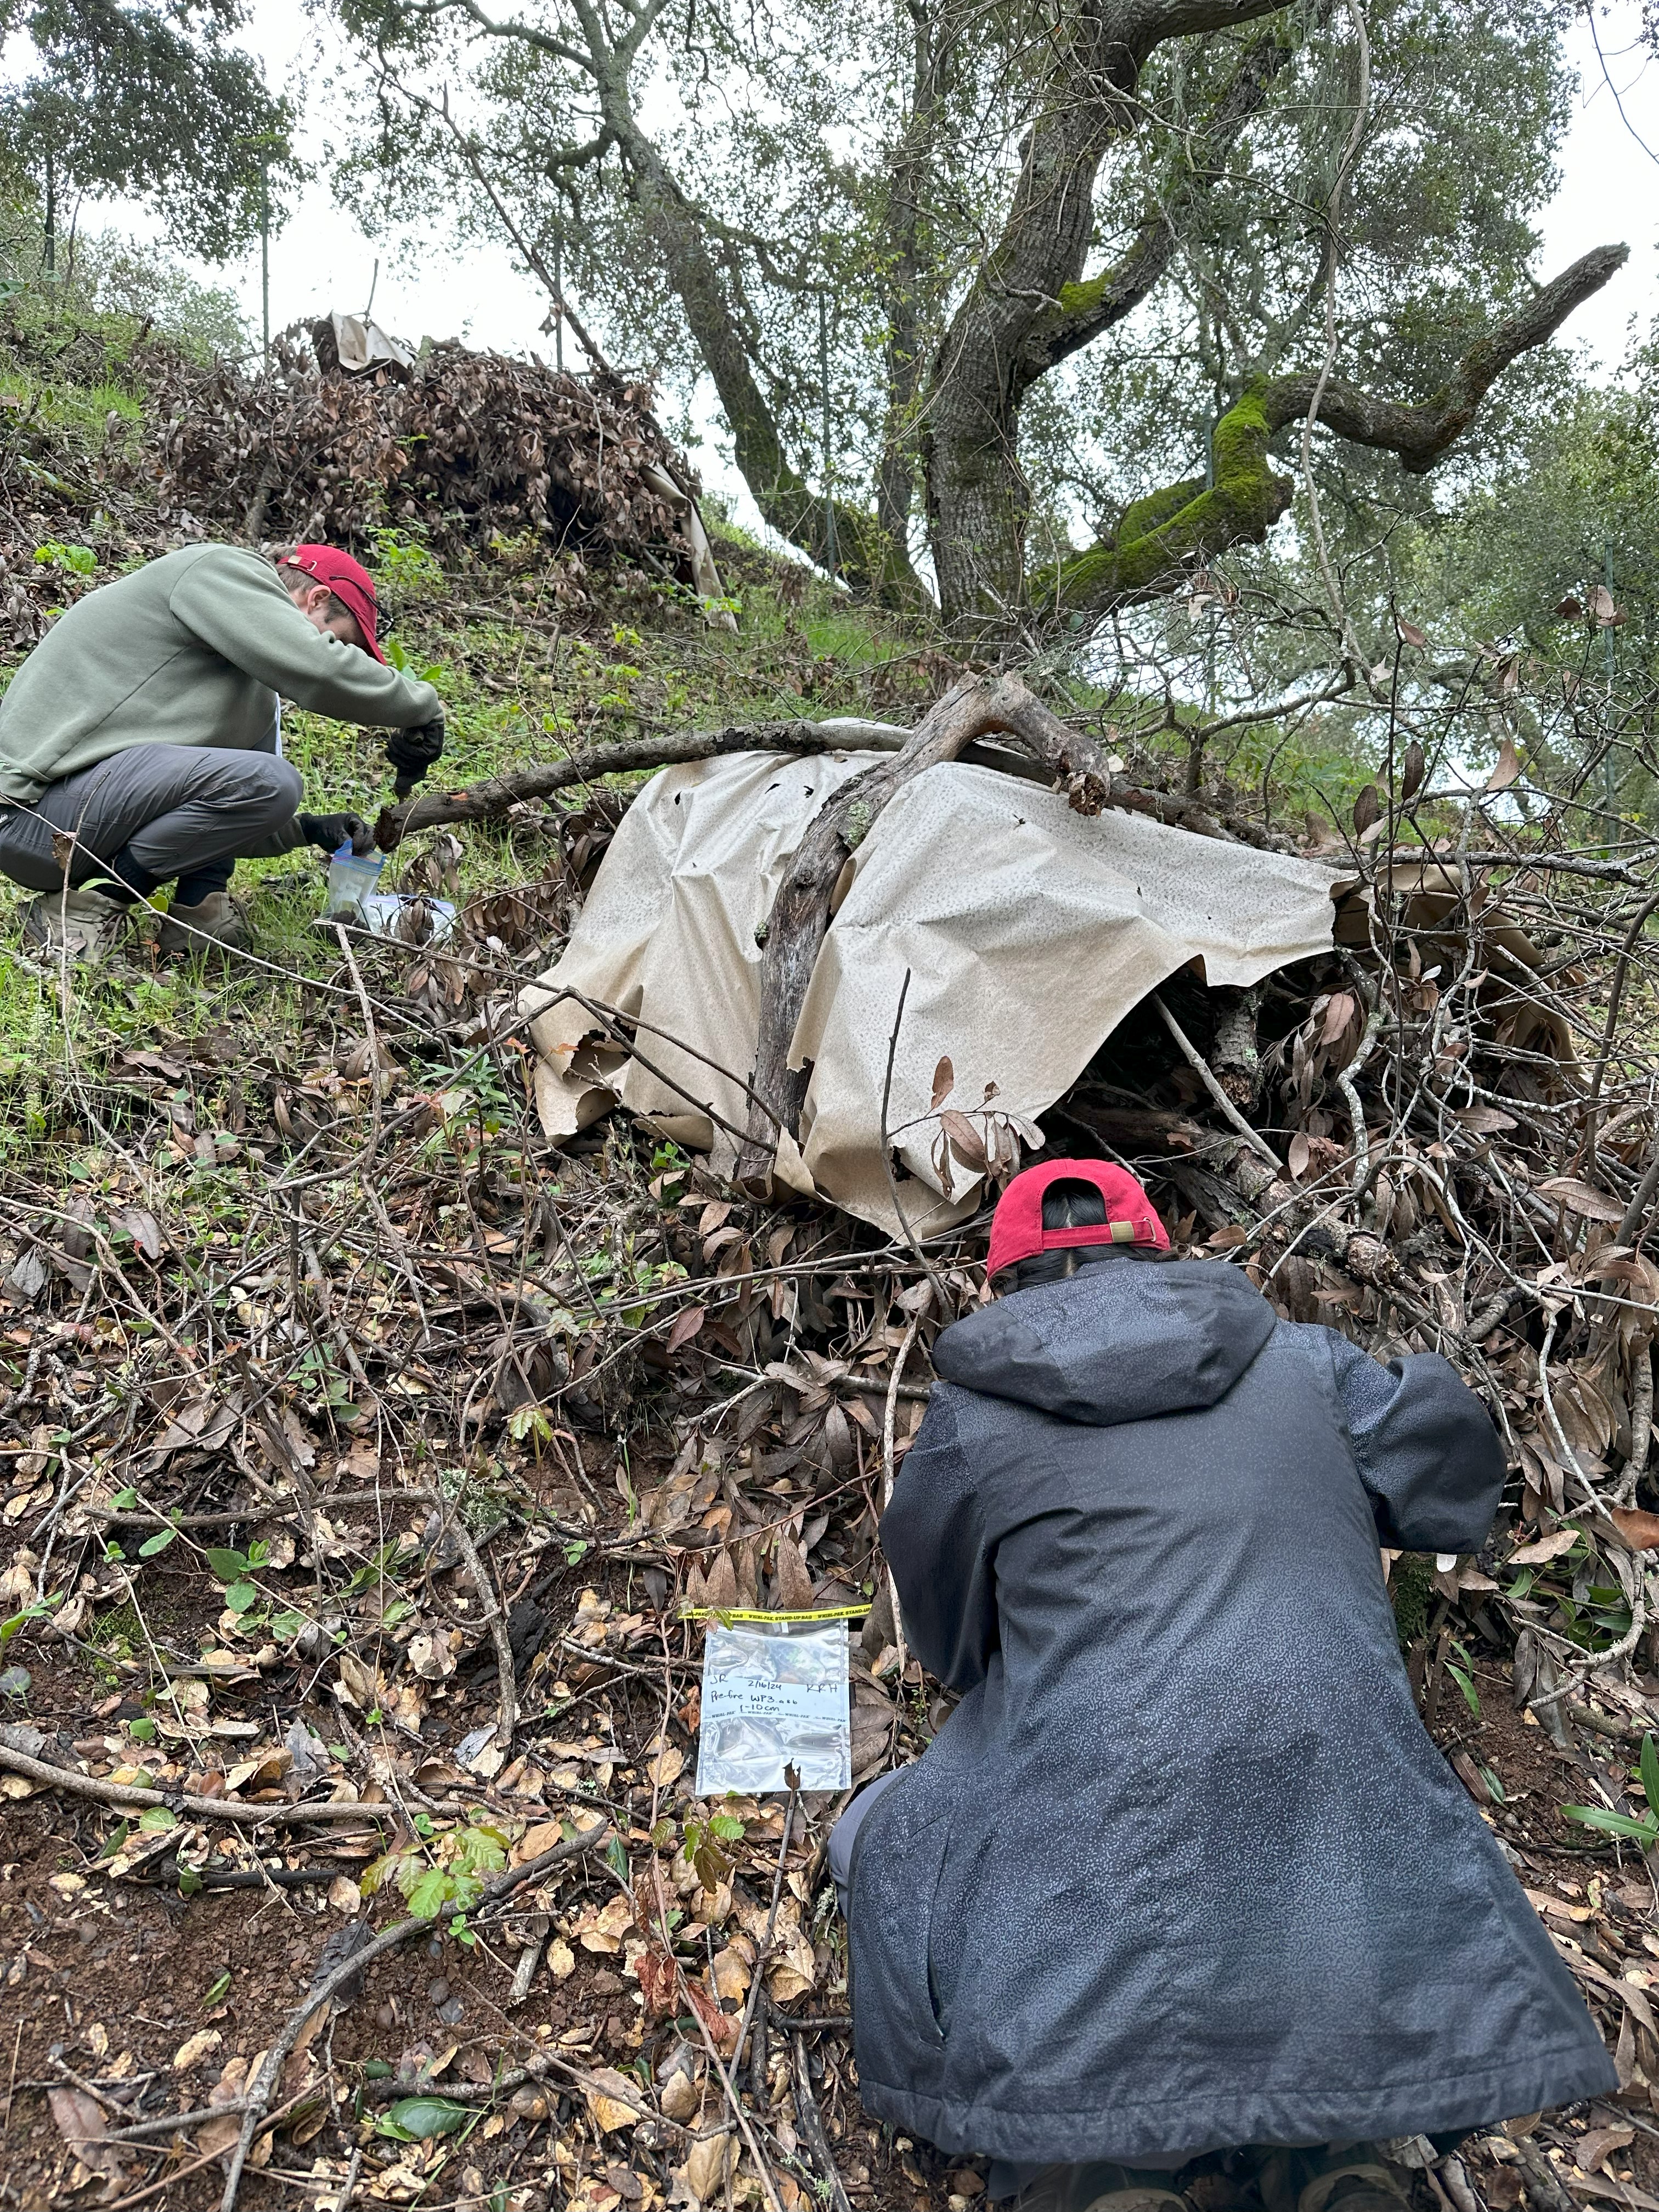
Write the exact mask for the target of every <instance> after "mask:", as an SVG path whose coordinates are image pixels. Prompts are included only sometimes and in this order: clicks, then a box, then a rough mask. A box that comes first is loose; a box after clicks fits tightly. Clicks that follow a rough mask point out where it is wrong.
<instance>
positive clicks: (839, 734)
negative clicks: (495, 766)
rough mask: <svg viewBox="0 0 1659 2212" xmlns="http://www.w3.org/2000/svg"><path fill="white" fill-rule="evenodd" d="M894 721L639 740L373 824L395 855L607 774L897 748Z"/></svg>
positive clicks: (750, 726)
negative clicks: (729, 759)
mask: <svg viewBox="0 0 1659 2212" xmlns="http://www.w3.org/2000/svg"><path fill="white" fill-rule="evenodd" d="M907 734H908V733H907V732H904V731H902V730H898V731H896V730H895V729H894V728H893V726H892V725H891V723H890V722H864V721H857V720H835V721H828V722H802V721H788V722H737V723H728V724H727V726H726V727H725V728H724V729H720V730H671V731H669V732H665V734H664V735H663V736H661V737H657V738H630V739H628V740H626V741H624V742H622V743H619V744H613V745H596V746H592V747H591V748H589V749H588V750H586V751H583V752H580V753H571V754H569V755H568V756H567V757H566V758H565V759H563V760H555V761H538V763H536V764H535V766H534V767H533V768H521V769H511V770H509V771H508V773H507V775H493V776H489V777H486V778H485V780H484V781H483V782H482V783H473V784H469V785H467V786H466V787H465V789H464V790H461V791H421V792H416V793H415V794H414V795H413V797H411V798H409V799H404V802H403V803H402V805H398V806H387V807H383V808H382V809H381V811H380V820H379V821H378V822H377V823H375V825H374V836H375V841H376V842H377V843H378V844H379V845H380V849H381V851H382V852H386V853H389V852H391V851H392V848H394V847H395V846H396V845H397V844H398V842H399V841H400V840H401V839H403V838H404V837H408V836H412V835H413V834H414V832H415V831H416V830H417V829H435V828H436V827H437V826H438V825H439V824H440V823H447V822H489V821H494V820H495V819H497V818H498V817H500V816H501V815H503V814H505V813H506V812H507V811H508V809H509V808H510V807H513V806H519V805H523V804H524V802H525V801H526V800H527V799H550V798H551V797H552V796H553V794H554V793H555V792H558V791H568V790H569V789H570V788H571V787H572V786H573V785H575V784H580V783H597V782H599V781H600V780H601V779H602V778H603V777H605V776H607V775H632V774H635V773H636V772H637V771H638V770H640V769H657V768H671V767H674V766H676V765H678V763H680V762H682V761H700V760H716V759H718V758H720V757H721V756H722V755H723V754H726V753H827V752H840V751H842V750H848V749H853V750H857V749H861V748H864V747H866V746H867V747H875V748H884V747H896V746H897V745H899V744H902V743H903V742H904V740H905V738H906V736H907Z"/></svg>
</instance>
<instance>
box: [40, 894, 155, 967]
mask: <svg viewBox="0 0 1659 2212" xmlns="http://www.w3.org/2000/svg"><path fill="white" fill-rule="evenodd" d="M131 921H132V908H131V903H130V902H128V901H127V900H125V899H118V898H112V897H111V896H110V895H109V893H108V892H107V891H98V890H78V891H43V892H42V893H41V894H40V897H39V898H33V899H31V900H30V901H29V902H28V904H27V906H26V907H25V908H23V942H24V944H25V945H28V946H29V947H30V948H31V950H32V951H34V952H35V953H37V954H38V955H40V956H42V957H46V958H50V959H52V960H61V959H63V958H64V957H65V955H67V957H69V958H70V959H71V960H79V961H84V962H86V963H88V966H91V967H96V966H97V965H98V964H99V963H100V961H103V960H106V959H107V958H108V957H109V956H110V954H111V953H112V951H114V950H115V948H116V946H117V945H118V944H119V943H120V941H121V939H123V938H124V937H125V935H126V933H127V931H128V928H129V927H130V926H131Z"/></svg>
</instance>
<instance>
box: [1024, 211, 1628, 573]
mask: <svg viewBox="0 0 1659 2212" xmlns="http://www.w3.org/2000/svg"><path fill="white" fill-rule="evenodd" d="M1627 258H1629V248H1628V247H1627V246H1598V247H1596V248H1595V251H1594V252H1589V253H1587V254H1585V255H1584V256H1583V258H1581V259H1580V260H1577V261H1576V262H1574V263H1573V264H1572V266H1571V268H1570V269H1567V270H1564V271H1563V273H1562V274H1561V275H1560V276H1558V277H1556V278H1554V280H1553V282H1552V283H1548V284H1546V285H1544V286H1542V287H1541V289H1540V290H1539V291H1538V293H1537V294H1536V295H1535V296H1534V298H1533V299H1531V300H1530V301H1528V303H1527V305H1526V306H1525V307H1522V309H1521V310H1520V311H1519V313H1516V314H1514V315H1511V316H1510V317H1508V318H1506V319H1505V320H1504V321H1503V322H1502V323H1500V324H1498V325H1497V326H1496V327H1495V328H1494V329H1493V330H1492V331H1488V332H1487V334H1486V336H1485V337H1483V338H1481V339H1480V341H1479V342H1478V343H1476V344H1474V345H1473V346H1471V347H1470V349H1468V352H1467V353H1466V354H1464V356H1463V357H1462V360H1461V361H1460V362H1458V363H1457V366H1456V367H1455V368H1454V369H1453V371H1452V373H1451V374H1450V376H1449V377H1448V378H1447V380H1446V381H1445V383H1444V384H1443V386H1442V387H1441V388H1440V390H1439V391H1438V392H1436V393H1435V395H1434V396H1433V398H1431V399H1428V400H1425V401H1424V402H1423V403H1422V404H1420V405H1418V406H1411V405H1406V404H1401V402H1399V401H1396V400H1389V399H1378V398H1373V397H1372V396H1371V395H1370V393H1369V392H1361V391H1360V390H1359V389H1358V387H1357V386H1354V385H1352V384H1347V383H1345V382H1343V381H1341V380H1331V381H1329V382H1328V383H1327V385H1326V386H1325V390H1324V392H1323V395H1322V398H1321V400H1320V406H1319V420H1320V421H1321V422H1322V423H1323V424H1324V425H1325V427H1326V428H1328V429H1330V430H1333V431H1334V432H1335V433H1336V435H1338V436H1339V437H1342V438H1347V439H1351V440H1352V441H1353V442H1354V443H1355V444H1357V445H1362V446H1369V447H1373V448H1376V449H1377V450H1379V451H1382V452H1385V453H1396V454H1398V456H1399V458H1400V460H1401V465H1402V466H1404V467H1405V468H1406V469H1407V470H1408V471H1411V472H1412V473H1413V474H1414V475H1422V474H1424V473H1425V472H1426V471H1428V470H1430V469H1431V468H1433V467H1434V465H1435V464H1436V463H1437V461H1439V460H1441V459H1443V458H1444V456H1445V455H1446V453H1449V451H1450V449H1451V447H1453V446H1454V445H1455V443H1456V441H1457V440H1458V439H1459V438H1460V437H1461V436H1462V434H1463V432H1464V431H1465V430H1466V429H1468V426H1469V424H1470V423H1471V422H1473V421H1474V416H1475V414H1476V411H1477V410H1478V409H1479V407H1480V402H1481V401H1482V400H1483V399H1484V398H1485V397H1486V393H1487V392H1489V391H1490V390H1491V388H1492V385H1493V384H1494V383H1495V382H1496V380H1497V379H1498V377H1499V376H1500V375H1501V374H1503V372H1504V370H1505V369H1506V368H1509V366H1510V363H1511V362H1514V361H1516V359H1518V357H1519V356H1521V355H1522V354H1523V353H1527V352H1530V351H1531V350H1532V349H1534V348H1536V347H1538V346H1541V345H1546V344H1547V343H1549V341H1550V339H1551V338H1552V337H1553V336H1554V335H1555V333H1556V331H1558V330H1559V328H1560V326H1561V325H1562V324H1563V323H1564V322H1565V320H1566V319H1567V317H1568V316H1569V315H1570V314H1571V313H1572V312H1573V310H1574V309H1575V308H1576V307H1580V306H1582V305H1583V302H1584V301H1586V300H1588V299H1589V298H1590V297H1591V295H1593V294H1595V293H1596V292H1599V291H1600V290H1601V287H1602V286H1603V285H1604V284H1605V283H1607V280H1608V278H1609V277H1611V276H1613V273H1614V272H1615V270H1618V269H1620V268H1621V267H1622V266H1623V264H1624V263H1625V262H1626V259H1627ZM1314 382H1315V380H1314V378H1313V376H1312V375H1311V374H1307V375H1297V376H1283V377H1274V378H1272V379H1258V380H1256V381H1255V383H1253V384H1251V385H1250V386H1248V387H1247V388H1246V389H1245V390H1244V391H1243V392H1242V393H1241V394H1240V395H1239V397H1238V398H1237V399H1236V400H1235V401H1234V402H1233V404H1232V405H1231V407H1230V408H1228V410H1226V412H1225V414H1224V415H1223V416H1221V418H1220V420H1219V421H1218V422H1217V424H1216V427H1215V432H1214V441H1213V447H1212V452H1213V467H1212V478H1213V481H1212V482H1210V483H1206V481H1205V479H1204V478H1203V477H1188V478H1187V479H1186V480H1185V481H1184V482H1182V483H1176V484H1170V486H1168V487H1167V488H1166V489H1164V490H1162V491H1159V492H1154V493H1153V494H1152V495H1150V496H1149V497H1147V498H1146V499H1142V500H1137V501H1135V502H1134V503H1133V505H1132V506H1131V507H1128V508H1127V509H1126V511H1125V512H1124V513H1123V515H1122V517H1121V520H1120V521H1119V523H1118V525H1117V527H1116V529H1115V531H1114V532H1112V534H1111V536H1110V537H1109V538H1102V539H1101V540H1099V542H1098V543H1097V544H1093V545H1091V546H1090V547H1088V548H1087V550H1085V551H1084V552H1081V553H1074V554H1071V555H1069V556H1067V557H1066V559H1064V560H1063V561H1060V562H1054V564H1053V565H1052V566H1051V567H1049V568H1045V569H1044V570H1042V572H1041V573H1040V574H1037V575H1036V576H1034V577H1033V578H1032V580H1031V583H1030V592H1031V599H1032V602H1033V605H1035V606H1036V609H1037V610H1038V611H1039V612H1042V611H1045V610H1046V611H1051V612H1054V611H1067V612H1071V611H1078V612H1085V613H1101V612H1103V611H1106V610H1107V609H1108V608H1109V607H1114V606H1133V605H1136V604H1138V603H1139V602H1141V601H1144V600H1147V599H1159V598H1163V597H1164V596H1165V595H1166V594H1167V593H1169V592H1170V591H1172V590H1174V589H1175V587H1176V584H1177V583H1178V582H1179V580H1180V578H1181V576H1182V574H1183V572H1184V571H1185V570H1186V569H1187V568H1189V567H1190V566H1191V565H1192V564H1193V563H1194V562H1196V561H1202V560H1212V559H1213V558H1214V557H1215V556H1217V555H1218V554H1219V553H1224V552H1225V551H1226V550H1228V548H1229V547H1230V546H1233V545H1240V544H1261V540H1262V539H1263V538H1265V537H1266V536H1267V532H1268V531H1269V530H1270V529H1271V528H1272V527H1273V524H1274V523H1275V522H1277V521H1278V520H1279V517H1280V516H1281V515H1282V514H1283V513H1285V509H1286V507H1289V505H1290V503H1291V493H1292V490H1293V489H1294V487H1293V485H1292V483H1291V479H1290V478H1289V477H1286V476H1281V475H1280V474H1279V471H1277V470H1276V469H1275V468H1274V467H1273V459H1272V455H1271V447H1272V442H1273V438H1274V437H1275V435H1277V434H1278V433H1279V431H1281V430H1283V429H1284V428H1286V426H1287V425H1289V424H1290V423H1292V422H1301V421H1303V420H1304V418H1305V416H1306V415H1307V411H1308V407H1309V404H1310V402H1311V400H1312V398H1313V392H1314Z"/></svg>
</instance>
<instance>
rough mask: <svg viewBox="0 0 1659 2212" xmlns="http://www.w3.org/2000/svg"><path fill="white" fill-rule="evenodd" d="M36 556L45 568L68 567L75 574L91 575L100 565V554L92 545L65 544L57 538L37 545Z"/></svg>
mask: <svg viewBox="0 0 1659 2212" xmlns="http://www.w3.org/2000/svg"><path fill="white" fill-rule="evenodd" d="M34 557H35V559H36V560H37V561H38V562H40V566H41V567H42V568H67V569H68V570H69V572H70V574H71V575H74V576H89V575H91V574H92V572H93V570H94V568H96V567H97V566H98V556H97V555H96V554H95V553H94V551H93V550H92V548H91V546H90V545H65V544H62V543H61V542H60V541H59V540H58V538H48V539H47V540H46V544H44V545H37V546H36V547H35V549H34Z"/></svg>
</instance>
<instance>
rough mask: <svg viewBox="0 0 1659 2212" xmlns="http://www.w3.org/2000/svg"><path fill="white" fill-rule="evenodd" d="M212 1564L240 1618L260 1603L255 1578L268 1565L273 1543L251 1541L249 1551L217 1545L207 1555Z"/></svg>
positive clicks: (227, 1602)
mask: <svg viewBox="0 0 1659 2212" xmlns="http://www.w3.org/2000/svg"><path fill="white" fill-rule="evenodd" d="M204 1556H205V1557H206V1559H207V1563H208V1565H209V1566H210V1568H211V1569H212V1571H213V1572H214V1574H215V1575H216V1577H218V1579H219V1580H220V1581H221V1582H222V1583H223V1584H224V1585H225V1604H226V1607H228V1610H229V1611H230V1612H232V1613H235V1614H236V1615H237V1616H238V1617H239V1618H240V1615H242V1614H243V1613H252V1610H253V1608H254V1607H255V1606H256V1605H257V1604H258V1602H259V1593H258V1589H256V1588H255V1587H254V1584H253V1583H252V1580H251V1577H252V1576H253V1575H254V1574H255V1573H256V1572H257V1571H258V1569H259V1568H261V1567H263V1566H264V1565H267V1564H268V1563H269V1561H270V1545H269V1544H264V1543H260V1544H250V1545H249V1546H248V1547H247V1550H246V1552H233V1551H228V1550H222V1549H220V1548H218V1547H213V1548H212V1549H210V1551H208V1552H207V1553H206V1554H205V1555H204Z"/></svg>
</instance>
